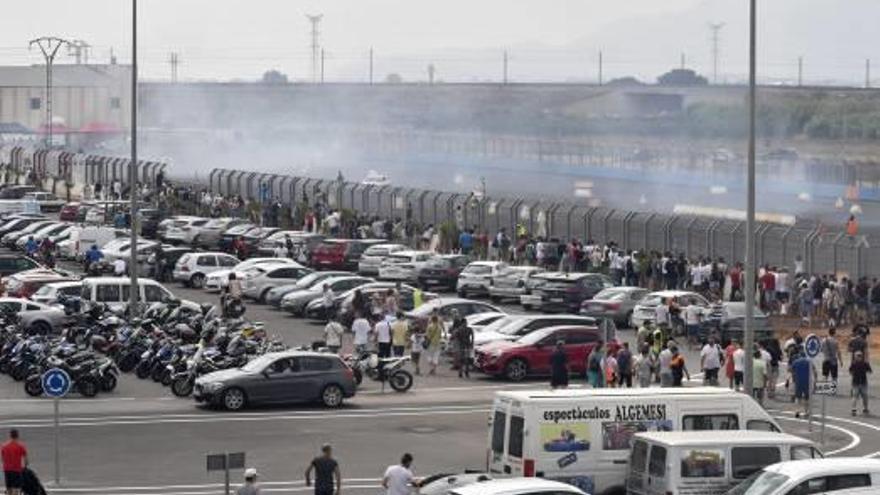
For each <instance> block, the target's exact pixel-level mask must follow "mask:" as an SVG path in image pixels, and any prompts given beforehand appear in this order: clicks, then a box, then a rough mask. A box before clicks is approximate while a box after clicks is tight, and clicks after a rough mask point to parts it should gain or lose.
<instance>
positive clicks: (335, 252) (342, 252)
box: [311, 239, 388, 272]
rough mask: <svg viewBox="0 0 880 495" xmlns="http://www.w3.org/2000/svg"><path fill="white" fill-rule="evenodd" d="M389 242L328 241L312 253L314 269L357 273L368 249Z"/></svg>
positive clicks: (370, 240) (369, 240) (319, 245)
mask: <svg viewBox="0 0 880 495" xmlns="http://www.w3.org/2000/svg"><path fill="white" fill-rule="evenodd" d="M383 242H388V241H386V240H383V239H326V240H325V241H324V242H322V243H321V244H318V247H316V248H315V250H314V251H312V259H311V262H312V267H313V268H316V269H318V270H347V271H350V272H356V271H357V269H358V261H360V259H361V255H362V254H363V253H364V251H366V250H367V248H368V247H370V246H372V245H373V244H381V243H383Z"/></svg>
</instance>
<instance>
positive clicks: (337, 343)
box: [324, 318, 345, 354]
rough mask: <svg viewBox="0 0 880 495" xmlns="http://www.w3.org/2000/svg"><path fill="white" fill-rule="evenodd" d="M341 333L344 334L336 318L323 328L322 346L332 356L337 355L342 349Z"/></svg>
mask: <svg viewBox="0 0 880 495" xmlns="http://www.w3.org/2000/svg"><path fill="white" fill-rule="evenodd" d="M343 333H345V329H344V328H342V324H341V323H339V321H338V320H337V319H336V318H333V319H331V320H330V321H328V322H327V325H325V326H324V345H325V346H327V349H329V350H330V352H332V353H333V354H337V353H339V349H340V348H342V334H343Z"/></svg>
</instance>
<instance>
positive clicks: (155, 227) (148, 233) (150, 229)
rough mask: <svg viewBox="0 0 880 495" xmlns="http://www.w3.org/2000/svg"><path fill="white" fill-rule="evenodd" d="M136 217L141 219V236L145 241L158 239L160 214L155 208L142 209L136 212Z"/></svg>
mask: <svg viewBox="0 0 880 495" xmlns="http://www.w3.org/2000/svg"><path fill="white" fill-rule="evenodd" d="M138 215H139V216H140V219H141V222H140V224H141V235H142V236H144V237H146V238H147V239H158V238H159V223H160V222H161V221H162V212H161V211H160V210H159V209H157V208H143V209H139V210H138Z"/></svg>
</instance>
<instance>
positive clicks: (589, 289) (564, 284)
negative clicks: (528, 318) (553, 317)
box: [520, 273, 614, 313]
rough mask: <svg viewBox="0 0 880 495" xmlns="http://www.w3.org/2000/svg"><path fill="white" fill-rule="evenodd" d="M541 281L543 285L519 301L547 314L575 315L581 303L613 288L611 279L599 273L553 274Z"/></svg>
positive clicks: (542, 278)
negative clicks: (604, 290)
mask: <svg viewBox="0 0 880 495" xmlns="http://www.w3.org/2000/svg"><path fill="white" fill-rule="evenodd" d="M541 280H542V281H543V283H542V284H541V285H539V286H538V287H537V288H535V289H532V291H531V294H529V295H523V296H520V301H521V302H522V301H527V302H528V304H529V305H533V306H537V308H538V309H540V310H541V311H544V312H548V313H577V312H579V311H580V309H581V303H583V302H584V301H586V300H587V299H591V298H592V297H593V296H595V295H596V294H598V293H599V292H601V291H602V290H603V289H607V288H610V287H614V282H613V281H612V280H611V278H610V277H608V276H607V275H603V274H600V273H554V274H547V275H545V276H543V277H541ZM523 304H524V305H525V304H526V303H523Z"/></svg>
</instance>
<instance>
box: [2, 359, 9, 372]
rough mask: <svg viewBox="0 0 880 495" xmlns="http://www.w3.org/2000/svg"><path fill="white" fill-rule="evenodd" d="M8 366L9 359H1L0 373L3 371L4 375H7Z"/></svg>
mask: <svg viewBox="0 0 880 495" xmlns="http://www.w3.org/2000/svg"><path fill="white" fill-rule="evenodd" d="M9 368H10V367H9V361H3V362H2V363H0V373H3V374H4V375H8V374H9Z"/></svg>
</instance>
